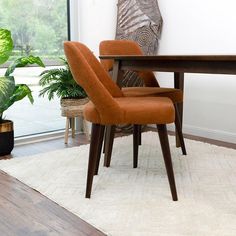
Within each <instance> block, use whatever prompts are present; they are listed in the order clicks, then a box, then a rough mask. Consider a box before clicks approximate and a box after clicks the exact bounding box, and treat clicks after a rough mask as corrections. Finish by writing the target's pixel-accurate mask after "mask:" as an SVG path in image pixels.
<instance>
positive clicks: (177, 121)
mask: <svg viewBox="0 0 236 236" xmlns="http://www.w3.org/2000/svg"><path fill="white" fill-rule="evenodd" d="M174 106H175V129H176V132H177V135H178V138H179V142H180V146H181V150H182V153H183V155H187V152H186V148H185V143H184V137H183V132H182V127H181V122H180V116H179V111H178V107H177V105H176V104H175V105H174Z"/></svg>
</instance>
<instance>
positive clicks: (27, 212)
mask: <svg viewBox="0 0 236 236" xmlns="http://www.w3.org/2000/svg"><path fill="white" fill-rule="evenodd" d="M148 130H154V129H152V128H149V129H148ZM170 134H173V133H170ZM117 136H122V134H118V135H117ZM185 137H186V138H190V139H194V140H198V141H203V142H208V143H211V144H216V145H219V146H225V147H229V148H234V149H236V144H232V143H225V142H220V141H215V140H210V139H205V138H200V137H196V136H191V135H185ZM87 143H88V141H87V140H86V137H85V135H81V134H80V135H77V136H76V138H75V139H71V138H69V143H68V145H65V144H64V138H59V139H54V140H48V141H43V142H39V143H33V144H27V145H21V146H16V147H15V148H14V150H13V152H12V155H9V156H4V157H2V158H3V159H9V158H20V157H22V156H29V155H34V154H38V153H44V152H49V151H53V150H58V149H63V148H70V147H73V146H79V145H83V144H87ZM0 189H1V191H0V235H3V236H28V235H30V236H48V235H49V236H51V235H52V236H54V235H65V236H74V235H76V236H88V235H90V236H104V235H105V234H103V233H102V232H100V231H99V230H97V229H95V228H94V227H92V226H91V225H89V224H88V223H86V222H85V221H83V220H82V219H80V218H79V217H77V216H75V215H74V214H72V213H70V212H69V211H67V210H65V209H64V208H62V207H60V206H59V205H57V204H56V203H54V202H53V201H51V200H50V199H48V198H46V197H45V196H43V195H41V194H40V193H39V192H37V191H35V190H33V189H31V188H30V187H28V186H26V185H25V184H23V183H21V182H19V181H18V180H16V179H15V178H13V177H11V176H9V175H7V174H5V173H4V172H2V171H0Z"/></svg>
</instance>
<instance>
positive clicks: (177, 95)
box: [122, 87, 183, 103]
mask: <svg viewBox="0 0 236 236" xmlns="http://www.w3.org/2000/svg"><path fill="white" fill-rule="evenodd" d="M122 92H123V94H124V96H126V97H146V96H157V97H168V98H170V99H171V100H172V101H173V103H178V102H183V92H182V91H181V90H180V89H174V88H159V87H126V88H122Z"/></svg>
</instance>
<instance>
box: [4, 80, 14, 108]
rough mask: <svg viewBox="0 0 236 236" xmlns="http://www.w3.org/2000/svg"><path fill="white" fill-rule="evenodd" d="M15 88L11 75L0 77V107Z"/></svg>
mask: <svg viewBox="0 0 236 236" xmlns="http://www.w3.org/2000/svg"><path fill="white" fill-rule="evenodd" d="M14 89H15V81H14V77H12V76H9V77H7V76H4V77H0V107H2V106H3V105H2V104H3V103H5V101H6V100H7V99H9V98H10V97H11V96H12V94H13V91H14Z"/></svg>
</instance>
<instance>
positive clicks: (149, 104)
mask: <svg viewBox="0 0 236 236" xmlns="http://www.w3.org/2000/svg"><path fill="white" fill-rule="evenodd" d="M115 101H116V102H117V104H118V105H119V107H120V108H121V110H122V115H121V116H120V117H119V118H117V117H116V116H114V115H113V114H111V116H110V117H102V116H101V115H100V114H99V111H98V110H97V109H96V107H95V105H94V104H93V103H92V102H89V103H87V104H86V106H85V109H84V117H85V119H86V120H88V121H90V122H92V123H96V124H104V125H108V124H168V123H172V122H174V120H175V110H174V106H173V102H172V101H171V100H170V99H169V98H165V97H121V98H115Z"/></svg>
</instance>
